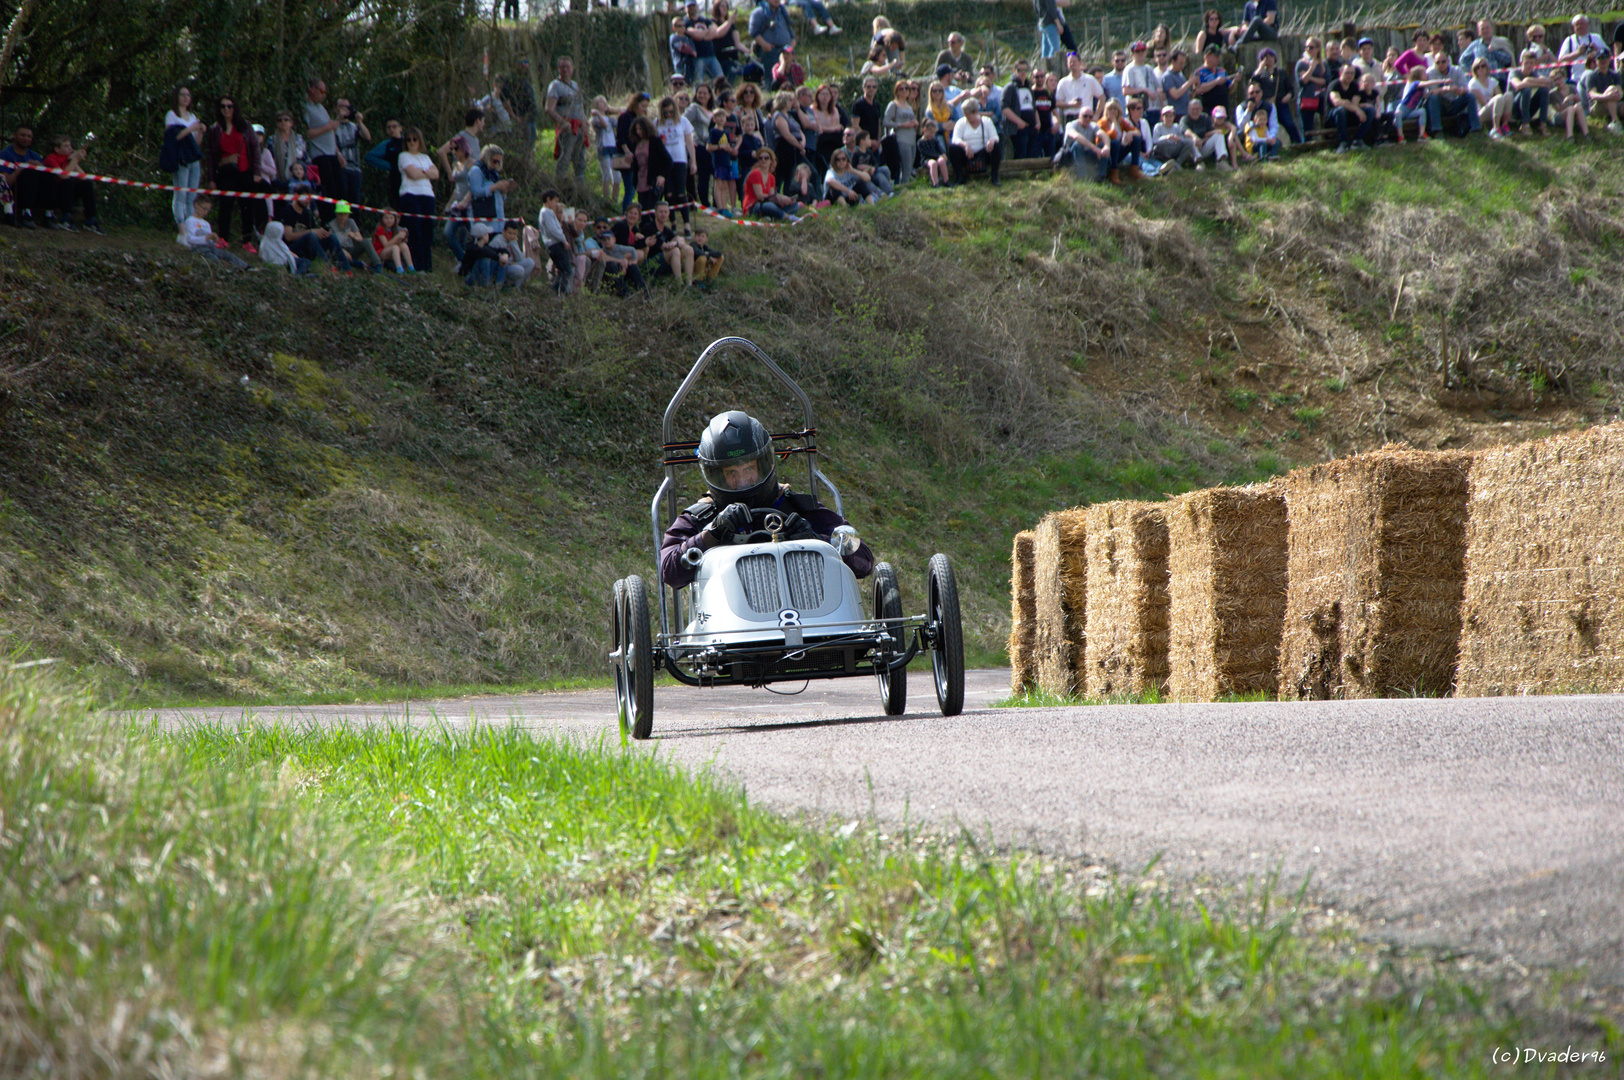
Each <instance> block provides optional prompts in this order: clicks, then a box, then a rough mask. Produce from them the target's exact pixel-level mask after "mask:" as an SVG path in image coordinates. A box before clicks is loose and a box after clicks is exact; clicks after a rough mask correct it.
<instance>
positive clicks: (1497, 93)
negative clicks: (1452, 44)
mask: <svg viewBox="0 0 1624 1080" xmlns="http://www.w3.org/2000/svg"><path fill="white" fill-rule="evenodd" d="M1466 88H1467V89H1468V90H1469V91H1471V94H1472V100H1473V101H1474V102H1475V103H1476V104H1477V120H1478V123H1479V124H1480V125H1481V126H1482V127H1485V128H1487V129H1488V132H1489V138H1491V139H1503V138H1505V137H1506V132H1507V131H1509V130H1510V129H1511V99H1512V95H1511V94H1510V93H1508V92H1505V91H1502V90H1501V89H1500V83H1499V81H1498V80H1496V79H1495V77H1494V75H1493V73H1492V72H1491V71H1490V69H1489V61H1488V60H1487V59H1486V58H1484V57H1482V56H1479V57H1478V58H1477V59H1476V60H1473V61H1472V81H1471V82H1470V83H1468V84H1467V86H1466Z"/></svg>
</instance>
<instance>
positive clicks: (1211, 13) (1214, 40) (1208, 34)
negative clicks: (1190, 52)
mask: <svg viewBox="0 0 1624 1080" xmlns="http://www.w3.org/2000/svg"><path fill="white" fill-rule="evenodd" d="M1228 45H1229V31H1226V30H1225V29H1224V16H1223V12H1221V11H1219V10H1218V9H1217V8H1208V9H1207V10H1206V11H1204V12H1202V13H1201V29H1200V30H1198V31H1196V35H1195V51H1196V52H1198V53H1201V54H1203V55H1205V54H1206V51H1207V49H1208V48H1210V47H1216V48H1218V49H1219V50H1220V51H1221V50H1222V49H1224V48H1225V47H1227V46H1228Z"/></svg>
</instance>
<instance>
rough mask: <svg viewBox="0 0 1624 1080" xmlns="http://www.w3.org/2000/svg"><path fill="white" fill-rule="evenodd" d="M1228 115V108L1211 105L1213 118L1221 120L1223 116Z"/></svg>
mask: <svg viewBox="0 0 1624 1080" xmlns="http://www.w3.org/2000/svg"><path fill="white" fill-rule="evenodd" d="M1228 115H1229V110H1228V109H1226V108H1224V107H1223V106H1222V105H1214V106H1213V107H1212V118H1213V119H1214V120H1222V119H1224V118H1225V117H1227V116H1228Z"/></svg>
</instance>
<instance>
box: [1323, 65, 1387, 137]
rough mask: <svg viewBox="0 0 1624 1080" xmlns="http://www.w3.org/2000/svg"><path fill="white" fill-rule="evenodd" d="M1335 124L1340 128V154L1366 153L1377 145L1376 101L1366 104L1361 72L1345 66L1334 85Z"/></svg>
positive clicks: (1332, 112)
mask: <svg viewBox="0 0 1624 1080" xmlns="http://www.w3.org/2000/svg"><path fill="white" fill-rule="evenodd" d="M1330 102H1331V123H1332V124H1334V125H1335V126H1336V152H1337V153H1339V154H1346V153H1347V152H1348V151H1349V150H1350V149H1354V148H1357V149H1360V150H1363V149H1365V148H1367V147H1369V146H1372V145H1374V143H1375V142H1376V110H1375V103H1374V101H1370V102H1366V101H1365V100H1364V99H1363V98H1362V97H1361V91H1360V88H1359V70H1358V69H1357V68H1355V67H1354V66H1353V65H1352V64H1344V65H1342V67H1341V68H1340V69H1339V70H1338V71H1337V78H1336V82H1334V83H1332V84H1331V89H1330Z"/></svg>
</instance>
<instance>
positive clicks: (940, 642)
mask: <svg viewBox="0 0 1624 1080" xmlns="http://www.w3.org/2000/svg"><path fill="white" fill-rule="evenodd" d="M928 574H929V577H930V621H931V623H932V625H934V626H935V628H936V634H935V644H934V645H933V646H932V647H931V650H930V666H931V667H932V668H933V669H934V670H935V672H936V703H937V704H938V705H940V706H941V707H942V715H943V716H957V715H958V714H959V713H960V712H962V711H963V710H964V627H963V625H962V624H961V622H960V621H959V585H958V581H957V580H956V579H955V578H954V577H953V564H952V563H951V562H950V561H948V558H947V556H946V555H942V554H939V553H938V554H936V555H932V556H931V557H930V570H929V571H928Z"/></svg>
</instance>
